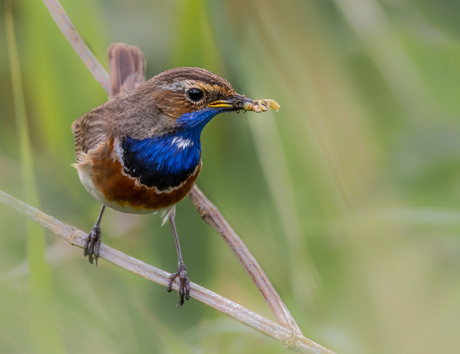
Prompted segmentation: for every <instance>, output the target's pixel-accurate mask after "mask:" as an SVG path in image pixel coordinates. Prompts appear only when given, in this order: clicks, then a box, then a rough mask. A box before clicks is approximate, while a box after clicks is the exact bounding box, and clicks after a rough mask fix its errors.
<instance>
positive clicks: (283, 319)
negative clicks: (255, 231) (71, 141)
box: [43, 0, 302, 334]
mask: <svg viewBox="0 0 460 354" xmlns="http://www.w3.org/2000/svg"><path fill="white" fill-rule="evenodd" d="M43 1H44V2H45V4H46V6H47V7H48V9H49V11H50V13H51V15H52V16H53V18H54V20H55V21H56V23H57V24H58V26H59V28H60V29H61V31H62V32H63V33H64V35H65V36H66V38H67V39H68V40H69V42H70V43H71V44H72V46H73V47H74V49H75V51H76V52H77V53H78V55H79V56H80V57H81V59H82V60H83V62H84V63H85V64H86V66H87V67H88V69H89V70H90V71H91V73H92V74H93V76H94V77H95V78H96V80H98V81H99V83H100V84H101V85H102V87H104V89H105V90H106V91H107V93H109V94H110V81H109V76H108V74H107V72H106V71H105V69H104V67H103V66H102V65H101V64H100V63H99V61H98V60H97V59H96V57H95V56H94V55H93V54H92V53H91V51H90V50H89V48H88V46H87V45H86V43H85V42H84V41H83V39H82V38H81V36H80V35H79V34H78V32H77V30H76V29H75V27H74V26H73V25H72V23H71V21H70V19H69V17H68V16H67V14H66V13H65V11H64V9H63V8H62V6H61V4H60V3H59V1H57V0H43ZM190 199H191V200H192V201H193V203H194V204H195V206H196V208H197V209H198V210H199V212H200V214H201V215H202V217H203V219H204V220H205V221H206V222H207V223H209V224H210V225H211V226H212V227H213V228H214V229H215V230H216V231H217V232H218V233H219V234H220V235H221V236H222V238H223V239H224V240H225V242H227V244H228V245H229V247H230V248H231V250H232V251H233V253H234V254H235V255H236V256H237V258H238V260H239V261H240V263H241V264H242V265H243V267H244V269H245V270H246V271H247V272H248V274H249V275H250V277H251V278H252V280H253V281H254V283H255V285H256V286H257V288H258V289H259V291H260V293H261V294H262V296H263V298H264V299H265V301H266V303H267V305H268V306H269V308H270V310H271V311H272V312H273V315H274V316H275V318H276V320H277V321H278V323H279V324H280V325H282V326H284V327H287V328H290V329H292V330H294V331H296V332H298V333H299V334H301V333H302V332H301V331H300V329H299V326H298V325H297V323H296V321H295V320H294V318H293V317H292V315H291V314H290V312H289V310H288V309H287V307H286V305H285V304H284V303H283V301H282V300H281V298H280V297H279V295H278V293H277V292H276V290H275V288H274V287H273V285H272V284H271V283H270V281H269V280H268V278H267V276H266V275H265V273H264V272H263V270H262V268H261V267H260V265H259V264H258V263H257V261H256V260H255V258H254V257H253V256H252V255H251V253H250V252H249V250H248V248H247V247H246V246H245V245H244V243H243V242H242V241H241V239H240V238H239V237H238V235H237V234H236V233H235V231H234V230H233V229H232V228H231V226H230V224H229V223H228V222H227V221H226V220H225V219H224V217H223V216H222V214H220V212H219V211H218V210H217V208H216V207H215V206H214V205H213V204H212V203H211V202H210V201H209V200H208V199H207V198H206V196H205V195H204V194H203V192H201V191H200V190H199V189H198V187H196V186H194V187H193V189H192V192H191V193H190Z"/></svg>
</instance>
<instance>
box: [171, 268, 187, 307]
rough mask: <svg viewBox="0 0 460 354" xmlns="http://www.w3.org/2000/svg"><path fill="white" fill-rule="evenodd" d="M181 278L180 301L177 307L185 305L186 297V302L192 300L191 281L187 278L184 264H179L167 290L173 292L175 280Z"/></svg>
mask: <svg viewBox="0 0 460 354" xmlns="http://www.w3.org/2000/svg"><path fill="white" fill-rule="evenodd" d="M177 277H179V291H178V294H179V301H178V303H177V305H176V307H179V306H182V305H183V304H184V297H185V299H186V300H188V299H190V280H189V278H188V276H187V268H185V265H184V264H183V263H179V266H178V267H177V271H176V272H175V273H173V274H171V276H170V277H169V284H168V287H167V288H166V290H167V291H168V292H171V290H172V283H173V282H174V280H175V279H176V278H177Z"/></svg>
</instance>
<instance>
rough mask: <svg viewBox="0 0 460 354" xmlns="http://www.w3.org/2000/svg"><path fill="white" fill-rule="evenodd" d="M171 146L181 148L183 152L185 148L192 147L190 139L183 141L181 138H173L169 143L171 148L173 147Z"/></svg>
mask: <svg viewBox="0 0 460 354" xmlns="http://www.w3.org/2000/svg"><path fill="white" fill-rule="evenodd" d="M173 145H176V147H177V148H179V149H180V148H182V149H183V150H185V148H187V147H189V146H192V145H193V141H192V140H191V139H184V138H182V137H175V138H174V139H173V140H172V142H171V146H173Z"/></svg>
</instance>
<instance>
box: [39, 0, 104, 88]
mask: <svg viewBox="0 0 460 354" xmlns="http://www.w3.org/2000/svg"><path fill="white" fill-rule="evenodd" d="M43 2H44V3H45V5H46V7H47V8H48V10H49V12H50V13H51V16H53V19H54V21H55V22H56V24H57V25H58V26H59V28H60V29H61V32H62V33H63V34H64V35H65V36H66V38H67V40H68V41H69V43H70V44H72V46H73V48H74V49H75V51H76V52H77V53H78V55H79V56H80V58H81V59H82V60H83V62H84V63H85V64H86V66H87V67H88V69H89V70H90V71H91V74H93V76H94V78H95V79H96V80H97V81H98V82H99V83H100V84H101V86H102V87H103V88H104V90H106V91H107V93H110V81H109V75H108V74H107V71H105V69H104V67H103V66H102V65H101V63H99V61H98V60H97V59H96V57H95V56H94V54H93V53H92V52H91V50H90V49H89V48H88V46H87V45H86V43H85V41H84V40H83V38H81V36H80V34H79V33H78V31H77V30H76V29H75V27H74V25H73V24H72V22H71V21H70V19H69V16H67V14H66V13H65V11H64V8H63V7H62V5H61V4H60V3H59V1H55V0H43Z"/></svg>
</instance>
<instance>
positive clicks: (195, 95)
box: [187, 87, 204, 102]
mask: <svg viewBox="0 0 460 354" xmlns="http://www.w3.org/2000/svg"><path fill="white" fill-rule="evenodd" d="M187 96H188V98H190V100H192V101H193V102H198V101H201V100H202V99H203V96H204V93H203V91H202V90H200V89H197V88H194V87H192V88H191V89H189V90H188V91H187Z"/></svg>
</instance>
